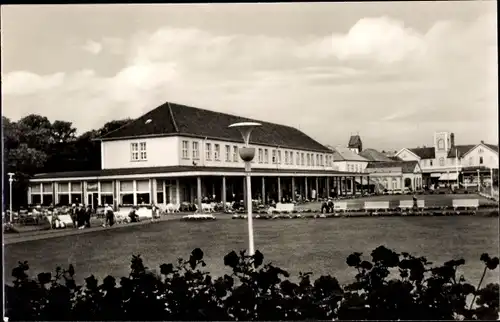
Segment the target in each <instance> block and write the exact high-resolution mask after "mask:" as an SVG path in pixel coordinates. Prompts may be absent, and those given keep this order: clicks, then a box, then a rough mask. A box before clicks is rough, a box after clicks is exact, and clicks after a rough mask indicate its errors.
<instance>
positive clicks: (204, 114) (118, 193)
mask: <svg viewBox="0 0 500 322" xmlns="http://www.w3.org/2000/svg"><path fill="white" fill-rule="evenodd" d="M242 121H255V120H250V119H247V118H242V117H238V116H234V115H229V114H222V113H217V112H214V111H209V110H204V109H200V108H194V107H189V106H183V105H179V104H174V103H168V102H167V103H165V104H163V105H161V106H159V107H157V108H155V109H154V110H152V111H150V112H148V113H146V114H145V115H143V116H141V117H139V118H137V119H135V120H133V121H131V122H130V123H128V124H126V125H125V126H123V127H121V128H119V129H117V130H115V131H113V132H111V133H109V134H107V135H106V136H104V137H102V138H101V170H96V171H80V172H60V173H44V174H37V175H35V176H34V177H33V178H32V179H31V184H30V187H29V191H28V200H29V203H30V204H45V205H48V204H56V205H57V204H71V203H75V202H81V203H84V204H88V205H92V206H94V207H95V206H97V205H103V204H105V203H107V204H113V205H114V206H115V207H119V206H120V205H137V204H143V203H144V204H150V203H155V204H160V203H181V202H185V201H186V202H194V201H195V200H196V201H197V202H198V203H200V202H201V200H202V199H203V198H205V197H208V198H213V199H216V200H219V201H223V202H224V201H231V200H235V199H236V200H244V198H243V195H244V193H245V192H244V189H245V185H244V176H245V172H244V163H243V161H242V160H241V158H240V157H239V153H238V149H239V148H240V147H242V146H243V145H244V144H243V140H242V138H241V135H240V133H239V132H238V130H237V129H232V128H228V126H229V125H230V124H233V123H236V122H242ZM257 122H259V123H261V124H262V126H261V127H258V128H256V129H255V130H254V131H253V132H252V136H251V140H250V144H251V146H253V147H255V149H256V156H255V159H254V161H253V165H252V192H251V193H252V197H253V198H254V199H261V200H265V201H269V200H271V199H273V200H281V199H282V198H283V197H289V198H291V199H293V198H295V193H294V192H298V193H300V195H301V196H305V197H306V198H308V197H310V196H311V192H312V190H313V189H314V190H316V191H317V195H318V196H321V197H327V196H329V195H330V193H331V192H332V191H333V190H334V189H335V190H336V191H337V192H338V193H340V194H345V193H356V191H355V190H356V185H352V184H350V182H354V181H358V180H360V181H362V178H361V177H363V176H366V174H365V173H363V172H360V171H357V169H354V170H353V169H349V168H343V169H342V170H343V171H341V170H340V169H335V167H334V154H333V153H332V151H331V150H330V149H328V148H327V147H325V146H323V145H322V144H320V143H318V142H317V141H315V140H313V139H312V138H311V137H309V136H307V135H306V134H304V133H303V132H301V131H299V130H297V129H295V128H292V127H289V126H284V125H279V124H273V123H269V122H261V121H257ZM350 170H352V171H350ZM356 178H359V179H356ZM365 181H366V179H365ZM348 187H350V189H348ZM358 192H359V191H358Z"/></svg>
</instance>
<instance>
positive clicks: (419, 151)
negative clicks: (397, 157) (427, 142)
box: [408, 147, 436, 159]
mask: <svg viewBox="0 0 500 322" xmlns="http://www.w3.org/2000/svg"><path fill="white" fill-rule="evenodd" d="M408 150H410V151H411V152H413V153H415V154H416V155H417V156H418V157H419V158H420V159H434V158H435V157H436V155H435V154H434V147H430V148H427V147H426V148H412V149H408Z"/></svg>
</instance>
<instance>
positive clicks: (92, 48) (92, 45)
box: [82, 40, 102, 55]
mask: <svg viewBox="0 0 500 322" xmlns="http://www.w3.org/2000/svg"><path fill="white" fill-rule="evenodd" d="M82 49H83V50H85V51H87V52H89V53H91V54H93V55H97V54H99V53H100V52H101V51H102V45H101V44H100V43H98V42H95V41H93V40H89V41H87V43H86V44H85V45H84V46H83V47H82Z"/></svg>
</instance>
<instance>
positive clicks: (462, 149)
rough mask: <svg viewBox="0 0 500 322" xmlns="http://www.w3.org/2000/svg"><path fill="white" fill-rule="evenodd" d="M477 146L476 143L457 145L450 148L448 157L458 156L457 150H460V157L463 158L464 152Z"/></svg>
mask: <svg viewBox="0 0 500 322" xmlns="http://www.w3.org/2000/svg"><path fill="white" fill-rule="evenodd" d="M475 146H476V145H475V144H473V145H471V144H468V145H455V146H454V147H453V148H451V149H450V152H448V158H456V157H457V154H456V153H457V152H458V158H461V157H462V156H463V155H464V154H466V153H467V152H469V151H470V150H472V149H473V148H474V147H475Z"/></svg>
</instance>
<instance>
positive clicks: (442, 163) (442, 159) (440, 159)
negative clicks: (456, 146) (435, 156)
mask: <svg viewBox="0 0 500 322" xmlns="http://www.w3.org/2000/svg"><path fill="white" fill-rule="evenodd" d="M439 165H440V166H444V158H439Z"/></svg>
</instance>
